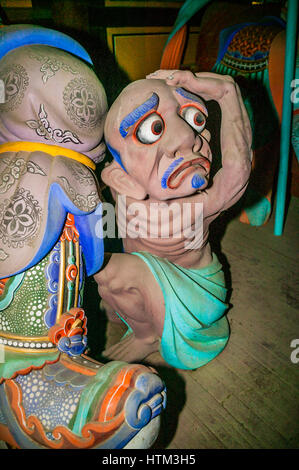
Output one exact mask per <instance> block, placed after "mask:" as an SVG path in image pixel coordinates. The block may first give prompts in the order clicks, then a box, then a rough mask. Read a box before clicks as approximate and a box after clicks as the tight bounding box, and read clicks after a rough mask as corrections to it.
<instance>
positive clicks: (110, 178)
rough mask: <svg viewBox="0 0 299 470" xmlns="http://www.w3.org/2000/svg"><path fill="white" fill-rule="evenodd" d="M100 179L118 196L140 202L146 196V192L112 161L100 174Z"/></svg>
mask: <svg viewBox="0 0 299 470" xmlns="http://www.w3.org/2000/svg"><path fill="white" fill-rule="evenodd" d="M101 178H102V180H103V181H104V183H105V184H107V185H108V186H110V187H111V188H112V189H114V190H115V191H116V192H117V193H118V194H123V195H125V196H129V197H131V198H133V199H138V200H142V199H145V198H146V196H147V192H146V190H145V189H144V188H143V187H142V186H141V184H139V183H137V181H136V180H135V179H134V178H132V177H131V176H130V175H129V174H128V173H126V172H125V171H124V170H123V169H122V168H121V166H120V165H119V164H118V163H117V162H115V161H113V162H112V163H110V165H108V166H106V167H105V168H104V170H103V171H102V173H101Z"/></svg>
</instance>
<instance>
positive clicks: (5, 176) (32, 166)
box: [0, 158, 46, 194]
mask: <svg viewBox="0 0 299 470" xmlns="http://www.w3.org/2000/svg"><path fill="white" fill-rule="evenodd" d="M2 163H3V165H4V166H5V168H4V171H3V172H2V173H1V177H0V194H3V193H5V192H6V191H8V190H9V188H11V186H13V185H14V184H15V182H16V181H17V180H19V179H20V177H21V176H23V175H24V174H25V173H31V174H36V175H41V176H46V173H45V172H44V171H43V170H42V169H41V167H40V166H39V165H38V164H37V163H35V162H32V161H29V162H26V160H24V159H23V158H14V159H12V160H10V159H9V158H3V160H2Z"/></svg>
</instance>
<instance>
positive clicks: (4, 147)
mask: <svg viewBox="0 0 299 470" xmlns="http://www.w3.org/2000/svg"><path fill="white" fill-rule="evenodd" d="M3 152H46V153H49V154H50V155H52V157H57V156H63V157H66V158H70V159H71V160H76V161H77V162H80V163H82V164H83V165H86V166H88V167H89V168H91V169H92V170H95V169H96V165H95V163H94V162H93V161H92V160H91V159H90V158H89V157H87V156H86V155H83V153H80V152H76V151H75V150H72V149H68V148H65V147H59V145H49V144H43V143H40V142H23V141H20V142H6V143H5V144H1V145H0V153H3Z"/></svg>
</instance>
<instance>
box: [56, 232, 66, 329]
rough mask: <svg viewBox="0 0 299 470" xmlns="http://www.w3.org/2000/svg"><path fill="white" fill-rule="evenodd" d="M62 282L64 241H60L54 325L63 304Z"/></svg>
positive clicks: (63, 273)
mask: <svg viewBox="0 0 299 470" xmlns="http://www.w3.org/2000/svg"><path fill="white" fill-rule="evenodd" d="M64 281H65V240H61V242H60V265H59V282H58V302H57V314H56V324H57V323H59V320H60V318H61V315H62V309H63V302H64Z"/></svg>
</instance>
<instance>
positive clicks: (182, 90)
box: [175, 88, 208, 115]
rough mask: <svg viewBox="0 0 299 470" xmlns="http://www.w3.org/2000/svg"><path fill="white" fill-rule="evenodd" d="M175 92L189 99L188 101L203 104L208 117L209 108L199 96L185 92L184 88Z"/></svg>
mask: <svg viewBox="0 0 299 470" xmlns="http://www.w3.org/2000/svg"><path fill="white" fill-rule="evenodd" d="M175 91H176V92H177V93H178V94H179V95H181V96H183V98H187V99H188V100H191V101H195V102H196V103H199V104H201V105H202V106H203V107H204V109H205V111H206V113H207V115H208V111H207V108H206V107H205V105H204V103H203V101H202V100H201V99H200V98H199V96H196V95H193V93H190V92H189V91H187V90H184V88H176V89H175Z"/></svg>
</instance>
